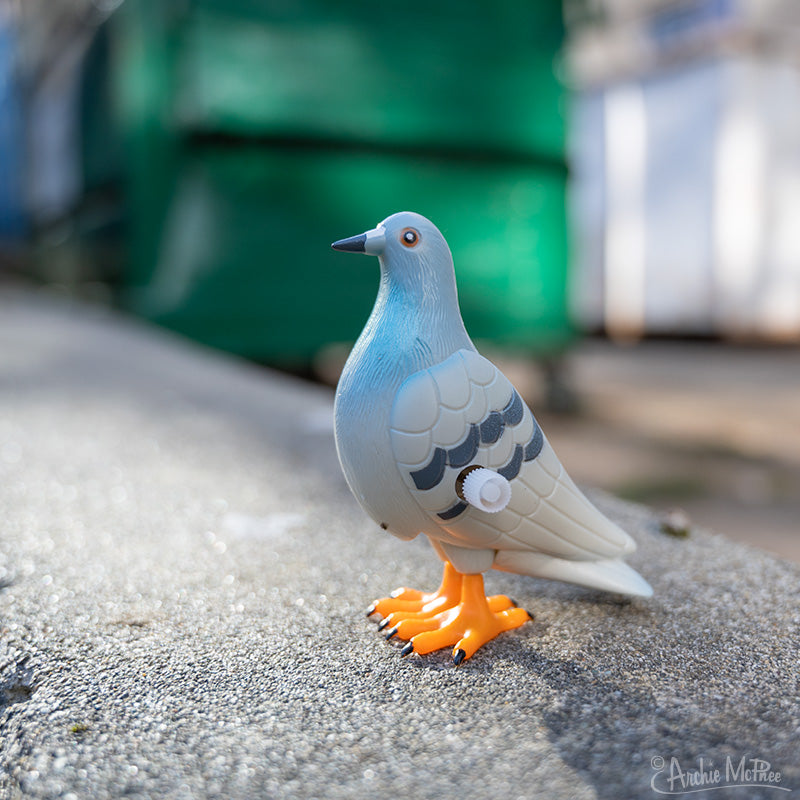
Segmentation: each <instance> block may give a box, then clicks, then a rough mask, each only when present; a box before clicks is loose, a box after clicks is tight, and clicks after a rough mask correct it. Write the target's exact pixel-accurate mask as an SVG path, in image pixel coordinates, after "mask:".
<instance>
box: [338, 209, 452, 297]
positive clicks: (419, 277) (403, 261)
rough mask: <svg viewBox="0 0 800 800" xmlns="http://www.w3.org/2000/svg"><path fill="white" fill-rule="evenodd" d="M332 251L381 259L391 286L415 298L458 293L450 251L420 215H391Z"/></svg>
mask: <svg viewBox="0 0 800 800" xmlns="http://www.w3.org/2000/svg"><path fill="white" fill-rule="evenodd" d="M331 247H333V249H334V250H341V251H344V252H352V253H366V254H367V255H374V256H378V259H379V261H380V264H381V271H382V272H383V274H384V276H385V277H386V278H387V279H388V281H389V283H390V284H394V285H396V286H402V287H403V288H405V289H406V290H408V291H410V292H411V293H412V294H419V293H421V294H423V295H430V294H431V293H433V294H437V293H440V292H444V293H446V294H447V293H449V290H450V289H451V287H452V289H453V290H454V289H455V279H454V274H453V257H452V255H451V254H450V248H449V247H448V246H447V242H446V241H445V239H444V236H442V234H441V233H440V232H439V229H438V228H437V227H436V226H435V225H434V224H433V223H432V222H431V221H430V220H428V219H426V218H425V217H423V216H422V215H421V214H415V213H413V212H411V211H401V212H399V213H397V214H392V215H391V216H390V217H386V219H385V220H383V222H380V223H378V225H377V226H376V227H375V228H373V229H372V230H369V231H366V232H365V233H362V234H359V235H358V236H352V237H350V238H349V239H341V240H340V241H338V242H334V243H333V244H332V245H331Z"/></svg>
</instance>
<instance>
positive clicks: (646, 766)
mask: <svg viewBox="0 0 800 800" xmlns="http://www.w3.org/2000/svg"><path fill="white" fill-rule="evenodd" d="M331 401H332V395H331V393H330V392H329V391H327V390H324V389H320V388H315V387H311V386H308V385H306V384H303V383H300V382H296V381H293V380H290V379H287V378H284V377H280V376H277V375H275V374H272V373H269V372H266V371H264V370H260V369H257V368H255V367H252V366H249V365H246V364H243V363H240V362H238V361H235V360H233V359H229V358H226V357H223V356H219V355H215V354H210V353H207V352H205V351H203V350H201V349H198V348H195V347H194V346H192V345H189V344H187V343H184V342H182V341H180V340H178V339H175V338H172V337H170V336H169V335H167V334H164V333H162V332H160V331H154V330H152V329H149V328H146V327H144V326H141V325H139V324H137V323H133V322H129V321H126V320H121V319H119V318H117V317H114V316H112V315H107V314H102V313H99V312H97V311H93V310H90V309H87V308H84V307H80V306H73V307H64V306H60V305H58V304H53V303H52V302H50V301H47V300H42V299H39V298H37V297H35V296H33V295H31V294H26V293H21V292H6V293H5V294H4V295H3V296H0V510H1V513H2V517H1V518H2V529H1V530H2V540H1V541H2V553H1V554H0V576H1V577H2V584H3V589H2V590H1V591H0V619H1V620H2V622H0V625H2V631H1V633H0V710H2V716H1V717H0V734H1V736H0V797H3V798H12V799H13V798H22V797H25V798H28V797H30V798H64V799H65V800H75V798H81V799H82V798H93V799H94V798H98V799H102V798H119V797H130V798H159V799H160V800H167V798H226V799H227V798H370V800H374V799H375V798H377V799H378V800H381V799H382V798H397V797H402V798H450V797H453V798H460V799H462V800H463V799H465V798H524V799H525V800H528V798H540V797H547V798H608V799H609V800H612V799H613V800H624V798H647V797H657V796H661V795H659V794H658V793H657V792H655V791H654V789H653V787H655V789H658V790H660V791H669V790H670V789H671V790H672V791H679V790H682V789H681V784H680V781H679V780H677V782H673V785H672V787H670V785H669V783H668V781H667V777H668V771H669V767H670V765H672V769H673V777H676V779H677V778H678V773H677V772H676V771H675V765H676V764H677V765H679V766H680V767H681V769H682V770H683V772H684V775H686V773H687V772H688V771H689V770H694V769H697V768H698V766H699V764H698V759H700V758H703V759H704V769H705V771H706V772H709V770H713V769H715V768H719V769H720V770H721V775H720V778H721V780H722V782H721V783H720V781H717V782H716V783H714V782H713V772H712V774H711V777H710V778H708V780H711V781H712V783H708V782H707V783H706V785H705V786H706V791H707V789H708V788H711V787H712V786H713V788H714V791H713V792H708V796H709V797H712V798H760V797H764V798H767V797H776V796H781V797H782V796H786V794H787V793H786V792H783V793H781V792H779V791H778V789H777V788H776V787H778V788H781V789H792V790H793V792H792V794H791V795H789V796H793V794H794V793H800V699H799V698H798V688H800V685H799V684H800V682H799V681H798V678H799V677H800V666H799V665H798V644H800V641H799V640H800V636H799V633H800V610H798V593H799V587H800V582H799V581H798V578H800V568H798V567H797V566H796V565H792V564H790V563H788V562H784V561H781V560H779V559H776V558H773V557H772V556H769V555H767V554H765V553H761V552H758V551H756V550H752V549H749V548H747V547H745V546H742V545H739V544H734V543H731V542H729V541H728V540H726V539H724V538H722V537H720V536H714V535H710V534H708V533H704V532H702V531H699V530H694V531H692V534H691V535H690V537H689V538H688V539H678V538H674V537H671V536H666V535H664V534H663V533H661V532H660V530H659V521H658V519H657V518H655V517H654V516H653V515H652V514H651V513H650V512H648V511H647V510H646V509H645V508H643V507H641V506H634V505H630V504H627V503H623V502H621V501H618V500H614V499H612V498H610V497H609V496H607V495H594V497H595V499H596V501H597V503H598V504H599V505H600V506H601V507H602V508H603V509H604V510H605V511H606V512H608V513H609V514H610V515H611V516H613V517H614V518H615V519H617V520H618V521H619V522H620V524H622V525H623V526H624V527H625V528H626V529H627V530H629V531H630V533H631V534H632V535H633V536H634V538H635V539H636V540H637V542H638V543H639V550H638V551H637V552H636V553H635V554H634V555H633V557H631V559H630V561H631V563H632V564H633V565H634V566H635V567H636V568H637V569H638V570H640V571H641V573H642V574H643V575H644V576H645V577H646V578H647V579H648V580H649V581H650V582H651V584H652V585H653V588H654V590H655V595H654V597H653V598H652V599H650V600H636V601H634V602H621V601H619V600H618V599H616V598H614V597H609V596H607V595H602V594H598V593H594V592H588V591H585V590H581V589H578V588H575V587H570V586H567V585H563V584H551V583H547V582H544V581H536V580H532V579H527V578H522V577H517V576H512V575H503V574H492V575H491V576H490V577H489V578H488V580H487V583H488V587H489V589H490V590H492V591H503V592H506V593H508V594H510V595H511V596H512V597H515V598H516V600H517V601H518V602H520V603H521V604H522V605H524V606H525V607H526V608H528V609H529V610H531V611H532V612H533V613H534V614H535V616H536V621H535V622H533V623H531V624H529V625H526V626H524V627H522V628H520V629H519V630H517V631H514V632H511V633H509V634H505V635H503V636H501V637H500V638H498V639H496V640H494V641H493V642H491V643H490V644H488V645H487V646H486V647H485V648H483V649H482V650H481V651H480V652H479V653H478V654H477V655H476V656H475V657H474V658H473V659H471V660H469V661H467V662H466V663H465V664H464V665H462V667H461V668H459V669H456V668H454V667H453V666H452V663H451V662H450V659H449V657H448V655H447V654H446V653H438V654H434V655H432V656H428V657H425V658H420V657H417V656H412V657H410V658H408V659H405V660H403V659H400V658H399V656H398V651H399V645H395V644H394V643H392V642H389V643H387V642H385V641H384V640H383V638H382V637H381V636H380V635H378V633H377V632H376V630H375V626H374V624H373V623H372V622H370V621H368V620H367V619H366V618H365V617H364V616H363V609H364V608H366V606H367V605H368V603H369V601H370V600H372V599H373V598H374V597H377V596H379V595H382V594H385V593H386V591H387V590H389V589H391V588H393V587H394V586H396V585H398V584H409V585H418V586H422V587H433V586H434V585H435V584H436V583H437V582H438V578H439V565H438V563H437V560H436V558H435V557H434V555H433V552H432V550H431V549H430V547H429V546H428V545H426V544H425V543H424V542H422V541H418V540H417V541H414V542H411V543H403V542H400V541H397V540H394V539H392V538H391V537H390V536H387V535H385V534H382V533H381V532H380V531H379V530H378V529H377V528H376V527H375V526H374V525H373V524H372V523H371V522H370V521H369V520H367V519H366V518H365V517H364V515H363V514H362V512H361V511H360V510H359V509H358V507H357V506H356V504H355V502H354V500H352V498H351V497H350V495H349V493H348V491H347V489H346V487H345V485H344V482H343V479H342V478H341V475H340V472H339V468H338V465H337V462H336V456H335V453H334V448H333V439H332V432H331V425H330V414H331ZM551 438H552V437H551ZM554 444H555V446H556V449H558V441H554ZM567 467H568V468H569V463H567ZM673 758H674V759H677V761H672V759H673ZM742 758H745V759H747V761H746V764H745V766H747V765H749V764H750V759H754V758H755V759H763V760H764V761H768V762H769V763H770V764H771V765H772V766H771V769H772V771H773V772H775V771H779V772H780V781H779V782H778V783H775V778H774V775H773V782H772V784H771V785H766V784H764V783H763V781H765V780H767V774H766V773H764V777H763V779H762V778H758V776H756V778H758V779H757V780H756V781H755V782H756V783H757V784H760V785H755V786H750V787H748V788H726V787H725V786H723V785H722V784H723V783H725V779H726V775H725V771H726V764H727V763H728V760H730V763H731V765H732V767H733V768H734V769H735V770H738V769H739V764H740V761H741V759H742ZM709 762H713V767H710V766H709ZM662 764H663V765H664V766H665V769H666V771H659V767H660V766H661V765H662ZM653 765H655V768H654V766H653ZM728 777H731V776H728ZM651 782H652V783H651ZM730 782H735V779H733V780H731V781H728V783H730ZM740 782H744V778H743V777H740ZM720 787H721V788H720ZM690 788H697V787H696V786H690V785H686V786H685V787H684V789H683V790H686V789H690ZM691 796H692V797H698V796H699V797H702V796H704V795H703V794H702V793H699V794H693V795H691Z"/></svg>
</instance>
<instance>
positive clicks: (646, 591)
mask: <svg viewBox="0 0 800 800" xmlns="http://www.w3.org/2000/svg"><path fill="white" fill-rule="evenodd" d="M492 566H493V568H494V569H498V570H502V571H503V572H514V573H516V574H518V575H530V576H531V577H533V578H547V579H549V580H557V581H566V582H567V583H575V584H577V585H578V586H585V587H587V588H589V589H600V590H601V591H604V592H615V593H617V594H627V595H633V596H635V597H651V596H652V594H653V589H652V587H651V586H650V584H649V583H648V582H647V581H646V580H645V579H644V578H643V577H642V576H641V575H639V573H638V572H636V570H634V569H632V568H631V567H629V566H628V565H627V564H626V563H625V562H624V561H622V560H620V559H618V558H608V559H602V560H599V561H570V560H569V559H566V558H555V557H553V556H548V555H545V554H544V553H532V552H521V551H518V550H517V551H514V550H505V551H500V552H498V553H497V556H496V557H495V560H494V564H493V565H492Z"/></svg>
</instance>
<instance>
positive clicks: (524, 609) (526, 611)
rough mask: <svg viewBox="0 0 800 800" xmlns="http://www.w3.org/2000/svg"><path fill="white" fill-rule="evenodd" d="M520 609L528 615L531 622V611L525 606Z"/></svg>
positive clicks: (532, 618)
mask: <svg viewBox="0 0 800 800" xmlns="http://www.w3.org/2000/svg"><path fill="white" fill-rule="evenodd" d="M522 610H523V611H524V612H525V613H526V614H527V615H528V617H529V618H530V620H531V622H533V620H534V616H533V614H531V612H530V611H528V609H527V608H523V609H522Z"/></svg>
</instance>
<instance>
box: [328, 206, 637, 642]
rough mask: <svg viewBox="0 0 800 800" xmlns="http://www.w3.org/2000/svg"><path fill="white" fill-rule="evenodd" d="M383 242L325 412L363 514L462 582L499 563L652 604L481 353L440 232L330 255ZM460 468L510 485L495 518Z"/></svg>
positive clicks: (383, 228) (412, 217)
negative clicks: (366, 313) (423, 542)
mask: <svg viewBox="0 0 800 800" xmlns="http://www.w3.org/2000/svg"><path fill="white" fill-rule="evenodd" d="M380 241H382V242H383V248H382V250H381V252H380V253H379V263H380V268H381V281H380V288H379V292H378V298H377V300H376V302H375V306H374V308H373V311H372V314H371V315H370V318H369V320H368V321H367V324H366V326H365V328H364V331H363V332H362V334H361V337H360V338H359V340H358V342H357V343H356V345H355V347H354V348H353V351H352V353H351V354H350V357H349V359H348V361H347V364H346V365H345V368H344V370H343V372H342V376H341V379H340V381H339V386H338V388H337V392H336V404H335V412H334V416H335V431H336V446H337V451H338V454H339V459H340V462H341V464H342V469H343V471H344V474H345V477H346V479H347V482H348V484H349V485H350V488H351V489H352V491H353V493H354V495H355V497H356V498H357V499H358V501H359V502H360V503H361V505H362V507H363V508H364V509H365V510H366V511H367V513H368V514H370V515H371V516H372V517H373V519H375V520H376V522H378V523H379V524H380V526H381V528H383V529H384V530H388V531H389V532H391V533H393V534H395V535H397V536H400V537H401V538H406V539H410V538H413V537H414V536H416V535H417V534H419V533H424V534H426V535H427V536H428V537H429V538H430V539H431V541H432V543H433V544H434V547H435V548H436V549H437V550H438V552H439V553H440V555H441V556H442V558H443V559H445V560H446V561H449V562H450V563H452V564H453V566H454V567H455V569H456V570H457V571H458V572H461V573H477V572H482V571H484V570H485V569H487V568H489V567H490V566H495V567H497V568H498V569H503V570H507V571H512V572H519V573H522V574H528V575H535V576H540V577H551V578H557V579H559V580H566V581H571V582H573V583H578V584H581V585H584V586H591V587H594V588H602V589H607V590H610V591H615V592H621V593H625V594H632V595H643V596H647V595H649V594H651V593H652V590H651V589H650V587H649V586H648V584H647V583H646V582H645V581H644V580H643V579H642V578H641V577H640V576H639V575H638V574H637V573H636V572H635V571H634V570H632V569H631V568H630V567H628V566H627V565H625V564H624V563H623V562H622V561H621V560H620V557H621V556H623V555H625V554H627V553H630V552H632V551H633V550H634V549H635V544H634V542H633V540H632V539H631V538H630V537H629V536H628V535H627V534H626V533H625V532H624V531H623V530H621V529H620V528H619V527H618V526H617V525H616V524H614V523H613V522H611V521H610V520H608V519H607V518H606V517H605V516H603V514H601V513H600V512H599V511H598V510H597V509H596V508H595V507H594V506H593V505H592V504H591V503H590V502H589V501H588V500H587V499H586V497H585V496H584V495H583V494H582V493H581V492H580V490H579V489H578V488H577V487H576V486H575V484H574V483H573V482H572V480H571V479H570V478H569V476H568V475H567V473H566V471H565V470H564V468H563V466H562V465H561V463H560V462H559V460H558V458H557V457H556V455H555V453H554V452H553V449H552V447H550V444H549V443H548V442H547V439H546V438H545V436H544V434H543V432H542V430H541V428H540V427H539V425H538V423H537V422H536V420H535V419H534V417H533V414H532V413H531V411H530V409H529V408H528V407H527V405H526V404H525V403H524V402H523V400H522V399H521V397H520V396H519V394H518V393H517V392H516V390H515V389H514V387H513V386H512V385H511V383H510V382H509V381H508V379H507V378H506V377H505V376H504V375H502V373H501V372H500V371H499V370H498V369H497V368H496V367H495V366H494V365H493V364H492V363H491V362H490V361H488V360H487V359H485V358H483V357H482V356H480V355H479V354H478V353H477V351H476V349H475V347H474V345H473V344H472V342H471V340H470V338H469V336H468V335H467V332H466V330H465V328H464V324H463V322H462V320H461V315H460V312H459V307H458V298H457V293H456V285H455V276H454V270H453V261H452V256H451V254H450V251H449V249H448V247H447V243H446V242H445V240H444V237H443V236H442V235H441V233H440V232H439V230H438V229H437V228H436V227H435V226H434V225H433V224H432V223H431V222H430V221H429V220H427V219H425V218H424V217H422V216H420V215H418V214H413V213H410V212H402V213H399V214H394V215H392V216H391V217H388V218H387V219H385V220H384V221H383V222H382V223H380V225H378V226H377V227H376V228H375V229H373V230H372V231H368V232H367V233H366V234H362V235H360V236H357V237H350V238H349V239H343V240H340V241H338V242H336V243H334V245H333V247H334V248H335V249H339V250H343V251H345V252H361V253H366V252H367V242H371V243H377V242H380ZM375 249H376V248H375V247H374V246H372V247H370V250H372V251H373V252H374V250H375ZM470 467H480V468H483V469H482V470H477V469H475V470H472V473H473V474H475V475H478V473H481V474H485V473H487V472H488V478H489V479H490V480H491V479H492V477H493V476H494V475H495V474H496V475H498V476H502V478H503V479H504V481H505V482H507V484H508V486H509V487H510V498H509V500H508V502H507V505H506V506H505V507H504V508H503V510H497V509H491V508H488V509H487V508H484V507H482V506H483V505H484V501H483V499H482V498H481V488H480V483H479V481H480V475H478V477H477V479H476V482H475V483H476V486H477V488H476V489H475V491H474V492H473V490H472V488H470V489H469V490H467V488H466V485H467V483H468V482H469V478H470V475H469V474H466V475H465V474H464V472H465V470H466V469H469V468H470ZM490 485H491V484H483V486H484V488H487V487H488V486H490ZM494 485H495V486H496V485H497V482H495V484H494ZM502 487H503V484H502V483H500V485H499V487H497V488H498V489H499V491H500V493H502ZM473 488H474V487H473ZM468 491H469V494H468V493H467V492H468ZM489 491H490V490H489V489H488V488H487V495H488V493H489ZM462 495H463V496H462ZM470 497H471V499H472V500H473V501H474V502H473V503H472V504H471V503H470ZM496 499H497V500H500V499H501V498H499V497H498V498H496ZM473 589H474V587H473ZM473 594H474V592H473ZM470 602H472V601H470ZM423 612H424V608H418V609H415V610H414V611H413V613H414V614H419V613H423ZM441 622H442V624H445V623H444V621H441ZM415 641H416V640H415ZM437 641H438V640H437ZM454 644H457V642H456V643H454ZM440 646H442V645H440ZM457 649H458V647H457ZM461 649H464V648H461ZM417 652H423V651H422V650H419V649H418V650H417Z"/></svg>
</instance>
